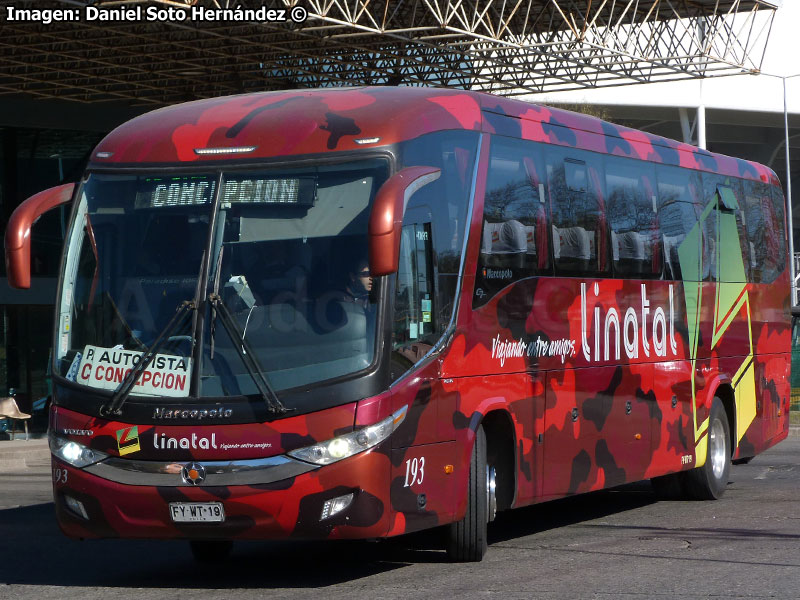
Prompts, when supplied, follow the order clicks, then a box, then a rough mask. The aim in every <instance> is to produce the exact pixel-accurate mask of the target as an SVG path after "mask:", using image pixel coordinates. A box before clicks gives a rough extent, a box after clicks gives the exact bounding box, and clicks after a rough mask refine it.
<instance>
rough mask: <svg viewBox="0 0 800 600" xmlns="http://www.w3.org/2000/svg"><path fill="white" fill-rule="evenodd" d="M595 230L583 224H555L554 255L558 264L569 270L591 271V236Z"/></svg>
mask: <svg viewBox="0 0 800 600" xmlns="http://www.w3.org/2000/svg"><path fill="white" fill-rule="evenodd" d="M593 234H594V232H591V231H587V230H586V229H584V228H583V227H581V226H574V227H556V226H555V225H553V257H554V258H555V259H556V262H557V266H558V267H559V268H562V269H565V270H567V271H581V272H589V271H590V270H591V261H592V244H591V236H592V235H593Z"/></svg>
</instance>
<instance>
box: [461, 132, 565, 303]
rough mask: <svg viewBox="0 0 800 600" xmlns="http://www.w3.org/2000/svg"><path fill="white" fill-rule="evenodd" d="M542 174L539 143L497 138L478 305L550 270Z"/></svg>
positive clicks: (491, 162)
mask: <svg viewBox="0 0 800 600" xmlns="http://www.w3.org/2000/svg"><path fill="white" fill-rule="evenodd" d="M543 172H544V165H543V163H542V159H541V151H540V149H539V146H537V145H536V144H532V143H530V142H523V141H520V140H510V139H504V138H500V137H494V138H492V147H491V155H490V158H489V172H488V174H487V179H486V194H485V196H484V206H483V229H482V234H481V251H480V258H479V260H478V272H477V276H476V277H477V278H476V283H475V297H474V299H473V305H474V306H481V305H483V304H485V303H486V302H488V300H489V299H490V298H491V297H492V296H494V295H495V294H496V293H497V292H498V291H500V290H501V289H502V288H504V287H505V286H506V285H508V284H509V283H511V282H512V281H516V280H518V279H522V278H524V277H529V276H531V275H535V274H538V273H544V272H548V273H549V266H550V257H549V251H548V239H547V238H548V235H547V234H548V232H547V216H546V205H545V198H544V196H545V188H544V182H543V180H542V174H543Z"/></svg>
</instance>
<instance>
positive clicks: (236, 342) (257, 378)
mask: <svg viewBox="0 0 800 600" xmlns="http://www.w3.org/2000/svg"><path fill="white" fill-rule="evenodd" d="M208 301H209V302H210V303H211V307H212V308H213V309H214V310H216V311H217V312H218V313H219V316H220V321H221V322H222V326H223V327H224V328H225V330H226V331H227V332H228V335H230V336H231V340H233V346H234V348H236V352H237V353H238V354H239V357H240V358H241V359H242V362H243V363H244V366H245V368H246V369H247V371H248V372H249V373H250V377H252V378H253V382H254V383H255V384H256V387H257V388H258V391H259V393H260V394H261V397H262V398H263V399H264V404H265V405H266V407H267V411H269V412H270V413H272V414H273V415H275V416H276V417H278V416H282V415H285V414H286V413H288V412H290V411H292V410H294V409H293V408H286V407H285V406H284V405H283V403H282V402H281V401H280V400H279V399H278V394H276V393H275V390H273V389H272V386H271V385H270V384H269V382H268V381H267V378H266V376H265V375H264V370H263V369H262V368H261V365H259V364H258V359H257V358H256V355H255V353H254V352H253V350H252V348H250V345H249V344H248V343H247V341H246V340H245V339H244V336H243V335H242V333H241V331H239V327H238V326H237V325H236V321H234V319H233V316H232V315H231V313H230V311H229V310H228V307H227V306H225V303H224V302H223V301H222V298H221V297H220V296H219V294H209V296H208Z"/></svg>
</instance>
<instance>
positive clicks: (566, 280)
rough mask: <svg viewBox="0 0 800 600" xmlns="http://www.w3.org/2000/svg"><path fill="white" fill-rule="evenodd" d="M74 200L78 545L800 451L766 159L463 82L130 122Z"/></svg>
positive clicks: (394, 510)
mask: <svg viewBox="0 0 800 600" xmlns="http://www.w3.org/2000/svg"><path fill="white" fill-rule="evenodd" d="M70 201H71V202H72V204H73V209H72V217H71V222H70V225H69V228H68V235H67V239H66V242H65V249H64V255H63V261H62V262H63V267H62V271H61V277H60V283H59V287H58V290H59V291H58V297H57V301H56V320H55V321H56V324H55V327H56V331H55V337H54V351H53V364H52V371H53V403H52V409H51V414H50V432H49V436H50V445H51V449H52V453H53V487H54V496H55V505H56V512H57V515H58V521H59V524H60V526H61V528H62V530H63V531H64V532H65V533H66V534H67V535H68V536H71V537H75V538H96V537H124V538H182V539H188V540H190V541H191V545H192V549H193V552H194V554H195V556H196V557H197V558H198V559H201V560H213V559H217V558H221V557H224V555H225V554H227V552H229V551H230V547H231V542H232V540H236V539H247V538H251V539H252V538H259V539H265V538H270V539H277V538H289V537H293V538H298V537H300V538H313V539H322V538H380V537H387V536H396V535H400V534H404V533H408V532H412V531H416V530H420V529H423V528H430V527H435V526H440V525H444V526H447V527H445V528H444V529H443V530H444V531H445V532H446V546H447V549H448V553H449V555H450V556H451V558H453V559H454V560H480V559H481V558H482V556H483V555H484V553H485V551H486V531H487V523H488V522H489V521H491V520H492V519H493V518H494V517H495V515H496V513H497V512H498V511H501V510H506V509H510V508H515V507H520V506H525V505H529V504H532V503H536V502H542V501H546V500H551V499H555V498H561V497H564V496H568V495H571V494H578V493H582V492H588V491H592V490H599V489H603V488H608V487H611V486H617V485H620V484H623V483H626V482H633V481H639V480H643V479H651V480H652V481H653V485H654V487H655V489H656V490H657V491H659V492H662V493H666V494H672V495H683V496H689V497H694V498H709V499H710V498H718V497H719V496H720V495H721V494H722V493H723V491H724V489H725V486H726V483H727V480H728V476H729V471H730V464H731V461H732V460H733V461H746V460H748V459H749V458H750V457H752V456H754V455H755V454H757V453H759V452H761V451H763V450H764V449H766V448H768V447H770V446H772V445H773V444H775V443H777V442H779V441H780V440H782V439H783V438H785V437H786V436H787V433H788V410H789V395H790V394H789V379H788V374H789V364H790V354H789V344H790V324H789V311H790V302H789V272H788V268H787V250H786V246H787V233H786V231H787V229H786V224H785V219H784V202H785V201H784V197H783V193H782V191H781V188H780V185H779V183H778V181H777V178H776V176H775V174H774V173H773V172H772V171H770V170H769V169H767V168H765V167H763V166H761V165H758V164H754V163H750V162H746V161H743V160H738V159H735V158H729V157H726V156H720V155H715V154H711V153H709V152H706V151H704V150H699V149H697V148H694V147H691V146H688V145H685V144H679V143H677V142H674V141H671V140H667V139H664V138H660V137H657V136H653V135H650V134H648V133H645V132H641V131H636V130H631V129H627V128H624V127H618V126H615V125H612V124H610V123H606V122H603V121H601V120H598V119H596V118H592V117H588V116H583V115H577V114H573V113H570V112H566V111H561V110H556V109H552V108H547V107H542V106H536V105H532V104H528V103H525V102H522V101H517V100H511V99H504V98H496V97H492V96H489V95H484V94H479V93H473V92H466V91H454V90H438V89H424V88H389V87H385V88H383V87H382V88H352V89H326V90H313V91H306V90H304V91H289V92H274V93H259V94H248V95H241V96H233V97H226V98H216V99H211V100H202V101H197V102H192V103H188V104H183V105H180V106H173V107H168V108H163V109H160V110H157V111H154V112H151V113H148V114H146V115H144V116H141V117H138V118H136V119H134V120H132V121H130V122H129V123H126V124H124V125H122V126H121V127H119V128H117V129H116V130H114V131H113V132H112V133H110V134H109V135H108V136H107V137H106V138H105V139H104V140H103V141H102V142H101V143H100V144H99V146H98V147H97V148H96V150H95V151H94V152H93V153H92V156H91V161H90V164H89V166H88V169H87V172H86V174H85V176H84V178H83V179H82V180H81V181H80V183H79V184H77V185H74V186H73V185H72V184H69V185H65V186H61V187H58V188H54V189H52V190H48V191H45V192H42V193H40V194H38V195H36V196H34V197H32V198H30V199H29V200H27V201H26V202H25V203H23V204H22V205H21V206H20V207H19V208H18V209H17V210H16V212H15V213H14V215H13V217H12V219H11V221H10V223H9V226H8V228H7V231H6V241H5V244H6V261H7V265H8V273H9V281H10V283H11V284H12V285H14V286H16V287H22V288H24V287H28V286H29V285H30V264H29V263H30V235H29V234H30V227H31V225H32V224H33V222H34V221H35V220H36V219H37V218H38V216H39V215H41V214H42V213H43V212H45V211H46V210H48V209H50V208H52V207H54V206H57V205H59V204H63V203H66V202H70Z"/></svg>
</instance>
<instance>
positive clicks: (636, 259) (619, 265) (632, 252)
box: [611, 231, 652, 275]
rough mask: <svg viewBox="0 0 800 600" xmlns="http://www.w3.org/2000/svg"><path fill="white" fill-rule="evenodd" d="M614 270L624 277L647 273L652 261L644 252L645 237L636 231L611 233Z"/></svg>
mask: <svg viewBox="0 0 800 600" xmlns="http://www.w3.org/2000/svg"><path fill="white" fill-rule="evenodd" d="M611 254H612V257H613V259H614V268H615V269H616V271H617V272H619V273H622V274H625V275H638V274H645V273H649V271H650V269H651V266H652V261H651V260H650V259H648V257H647V255H646V252H645V236H643V235H642V234H641V233H639V232H638V231H625V232H620V233H617V232H616V231H612V232H611Z"/></svg>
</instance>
